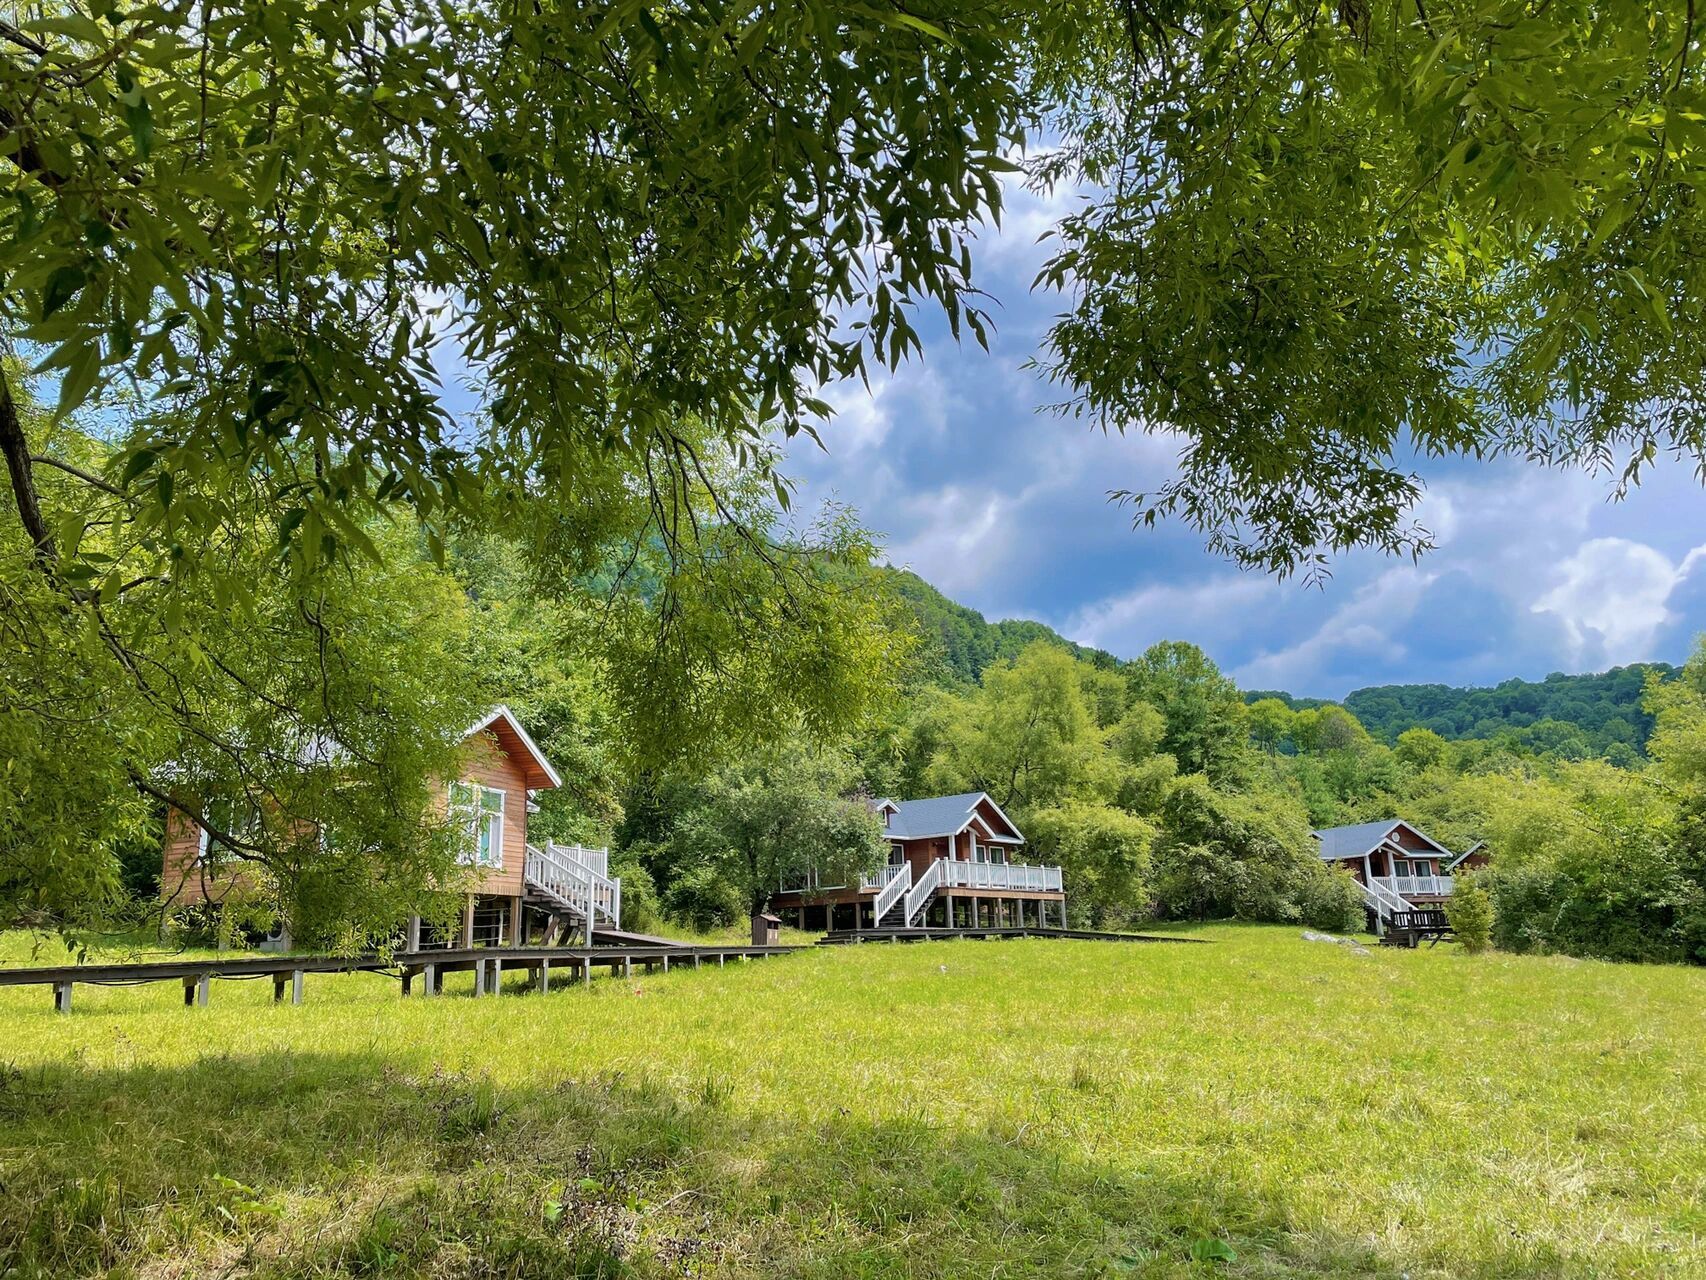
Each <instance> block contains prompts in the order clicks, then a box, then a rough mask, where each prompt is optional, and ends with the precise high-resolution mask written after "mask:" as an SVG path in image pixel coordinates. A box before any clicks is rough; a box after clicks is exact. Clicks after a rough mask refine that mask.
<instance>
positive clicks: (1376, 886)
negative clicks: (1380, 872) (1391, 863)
mask: <svg viewBox="0 0 1706 1280" xmlns="http://www.w3.org/2000/svg"><path fill="white" fill-rule="evenodd" d="M1357 888H1359V889H1361V890H1362V900H1363V902H1365V903H1366V904H1368V906H1369V907H1370V908H1371V909H1372V910H1373V912H1374V914H1375V915H1376V916H1378V917H1379V918H1380V919H1382V920H1390V919H1391V918H1392V913H1393V912H1395V911H1408V910H1409V909H1410V904H1409V903H1408V902H1405V901H1404V899H1402V898H1400V897H1399V896H1398V895H1397V894H1396V893H1393V892H1392V890H1390V889H1388V888H1387V887H1386V886H1385V885H1384V884H1382V883H1381V881H1380V877H1378V876H1376V877H1374V878H1373V879H1372V880H1370V881H1369V883H1367V884H1363V883H1361V882H1360V881H1359V882H1358V883H1357Z"/></svg>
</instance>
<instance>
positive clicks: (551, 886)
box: [160, 706, 622, 950]
mask: <svg viewBox="0 0 1706 1280" xmlns="http://www.w3.org/2000/svg"><path fill="white" fill-rule="evenodd" d="M562 781H563V780H562V778H561V777H560V776H559V775H558V773H557V771H556V769H555V768H554V767H553V766H552V764H551V762H550V761H549V760H548V759H546V757H545V753H544V752H543V751H541V750H540V749H539V746H538V744H537V743H535V742H534V741H533V739H532V738H531V737H530V736H529V735H528V733H527V730H526V729H524V728H523V727H522V725H521V722H520V720H518V719H517V718H516V716H515V714H514V713H513V712H512V711H511V710H510V709H509V708H508V707H502V706H500V707H497V708H494V709H493V710H492V711H491V712H490V713H489V714H487V715H486V716H485V717H484V718H482V719H481V720H480V721H479V722H477V723H476V724H474V725H473V726H472V727H471V728H470V729H469V730H468V732H467V734H466V735H465V739H464V750H463V753H462V765H461V768H460V769H459V771H458V773H457V776H456V777H455V778H454V779H450V780H448V781H447V782H446V784H445V791H444V812H445V814H446V815H447V816H448V819H449V820H450V821H453V822H456V823H458V824H459V825H463V826H465V828H466V832H467V839H466V848H465V852H464V855H463V857H464V861H465V862H467V863H468V864H469V865H470V866H472V867H473V868H474V869H475V883H476V886H477V887H476V888H475V889H474V890H472V891H471V892H469V893H468V895H467V902H466V905H465V908H464V911H463V916H462V929H461V935H460V937H459V938H448V939H437V940H436V941H437V942H438V943H440V944H441V945H452V944H456V943H460V944H461V945H463V946H473V945H475V944H476V943H477V942H484V943H496V944H499V945H503V944H508V945H517V946H519V945H521V944H522V943H523V942H525V941H526V940H527V938H528V937H529V935H530V934H531V933H532V932H533V931H534V927H535V926H536V925H539V924H541V923H542V924H543V928H544V930H545V933H546V936H548V937H549V936H554V935H555V934H556V933H557V932H558V931H560V930H562V929H563V928H564V926H566V925H567V926H572V927H574V928H578V929H580V930H582V931H583V932H585V931H588V930H590V929H594V928H597V927H599V926H601V925H608V926H609V927H611V928H615V927H617V926H619V925H620V923H621V909H622V888H621V881H620V880H619V879H612V878H610V876H609V854H608V851H607V850H603V849H585V848H582V847H580V846H578V845H574V846H569V845H558V844H553V843H551V842H548V841H547V842H544V843H542V844H537V845H535V844H530V843H529V842H528V831H527V819H528V813H529V810H530V809H531V807H532V804H531V799H530V797H531V796H532V793H533V792H535V791H543V790H547V789H549V788H552V787H558V786H561V785H562ZM211 839H212V838H211V837H210V835H209V833H208V832H207V831H205V830H203V829H202V828H201V827H200V826H199V825H198V824H197V823H196V822H195V821H194V820H192V819H191V818H189V817H187V816H186V815H184V814H182V813H180V812H178V811H177V810H172V811H171V812H169V813H168V814H167V817H166V841H165V849H164V854H163V858H162V865H161V874H160V896H161V900H162V902H163V903H164V904H165V905H166V906H167V907H168V908H174V907H191V906H197V905H201V904H213V905H216V906H217V905H219V904H222V903H224V902H226V901H228V900H231V901H235V900H236V898H237V897H240V896H241V895H242V894H243V892H244V891H245V889H246V887H247V885H248V884H249V883H252V882H250V881H248V880H247V878H246V877H245V875H244V872H243V870H242V866H241V864H240V863H236V864H234V863H233V862H232V861H231V860H230V859H229V858H224V857H220V856H218V851H217V850H216V849H210V847H209V846H210V841H211ZM425 941H427V942H429V943H430V942H432V941H434V940H432V939H427V940H425ZM422 942H423V939H422V938H421V936H420V922H419V921H412V922H411V924H410V936H409V944H410V949H411V950H412V949H414V948H415V947H417V946H419V945H421V944H422Z"/></svg>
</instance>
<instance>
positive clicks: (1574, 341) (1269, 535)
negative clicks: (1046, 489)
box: [1037, 0, 1706, 572]
mask: <svg viewBox="0 0 1706 1280" xmlns="http://www.w3.org/2000/svg"><path fill="white" fill-rule="evenodd" d="M1065 13H1067V14H1070V15H1073V16H1068V17H1063V18H1062V19H1061V21H1059V22H1058V23H1055V24H1052V26H1053V30H1052V32H1051V33H1050V34H1049V35H1048V36H1046V37H1045V38H1044V39H1043V40H1042V41H1041V48H1042V51H1043V71H1042V73H1041V78H1042V80H1043V82H1044V83H1043V91H1044V93H1045V95H1046V96H1047V97H1048V98H1049V99H1050V101H1051V103H1052V104H1053V105H1054V106H1055V107H1056V108H1057V109H1058V115H1057V122H1056V127H1057V129H1058V131H1059V133H1060V135H1061V137H1062V138H1063V139H1064V143H1063V145H1062V146H1061V147H1060V148H1059V150H1058V151H1056V152H1055V153H1054V154H1052V155H1050V156H1049V157H1047V158H1046V159H1045V160H1044V161H1043V162H1042V163H1041V164H1039V165H1038V168H1037V172H1038V176H1039V177H1040V178H1042V179H1043V180H1044V181H1059V180H1069V181H1079V182H1084V183H1086V184H1087V185H1088V189H1089V190H1090V192H1091V194H1090V196H1089V198H1088V200H1087V203H1086V204H1085V206H1084V207H1083V208H1082V209H1080V210H1078V211H1077V212H1075V213H1074V214H1073V215H1072V216H1070V217H1068V218H1067V219H1066V221H1065V223H1064V225H1063V226H1062V228H1061V230H1060V236H1059V243H1058V252H1057V254H1056V255H1055V257H1054V258H1053V260H1052V262H1051V263H1050V264H1049V266H1048V267H1047V269H1046V271H1045V272H1044V278H1045V279H1046V280H1048V281H1050V282H1052V283H1054V284H1056V285H1058V286H1060V287H1061V288H1063V289H1065V290H1066V291H1067V292H1068V294H1069V295H1070V299H1071V301H1070V308H1069V311H1068V313H1067V315H1066V316H1065V317H1064V318H1063V319H1062V321H1061V322H1060V323H1059V324H1058V325H1057V326H1056V327H1055V328H1054V330H1053V331H1052V333H1051V334H1050V336H1049V339H1048V350H1047V353H1046V355H1045V356H1044V362H1045V364H1046V366H1047V368H1048V369H1049V371H1050V372H1051V373H1052V375H1053V376H1054V377H1055V378H1056V379H1058V381H1059V383H1060V385H1061V388H1062V392H1063V403H1064V405H1065V407H1067V408H1068V409H1070V410H1072V411H1074V412H1078V413H1081V414H1084V415H1086V416H1088V417H1090V418H1091V419H1092V420H1094V421H1096V422H1099V423H1101V424H1103V425H1105V426H1107V427H1110V428H1113V429H1118V430H1129V429H1140V430H1148V431H1159V432H1170V433H1177V436H1178V438H1179V440H1180V444H1181V465H1180V469H1179V472H1178V474H1177V475H1176V476H1175V477H1173V478H1172V479H1170V480H1168V481H1167V482H1166V483H1164V484H1163V485H1161V486H1160V487H1158V488H1156V489H1153V490H1151V491H1148V492H1144V493H1141V494H1130V495H1127V496H1129V497H1131V498H1132V499H1133V500H1134V501H1135V503H1136V506H1135V511H1136V514H1137V518H1138V520H1139V521H1140V522H1153V521H1155V520H1158V519H1161V518H1163V517H1169V516H1176V517H1180V518H1182V519H1184V520H1186V521H1188V522H1189V523H1190V524H1192V525H1194V526H1195V527H1197V528H1199V529H1201V530H1203V531H1204V532H1205V533H1206V534H1207V535H1208V538H1209V541H1210V543H1211V545H1212V546H1214V547H1215V548H1216V549H1218V550H1220V551H1223V552H1225V553H1227V554H1229V555H1231V556H1233V557H1235V558H1236V559H1237V560H1238V561H1239V562H1241V563H1243V564H1246V565H1250V566H1255V567H1259V568H1261V569H1264V570H1270V571H1280V572H1287V571H1292V570H1297V569H1302V570H1304V571H1306V572H1312V571H1318V570H1319V569H1320V568H1322V567H1323V566H1324V564H1325V563H1326V556H1327V554H1328V553H1330V552H1331V551H1333V550H1337V549H1342V548H1346V547H1351V546H1358V545H1370V544H1371V545H1374V546H1378V547H1381V548H1385V549H1387V550H1389V551H1395V552H1420V551H1423V550H1425V549H1426V548H1427V547H1428V546H1429V545H1430V543H1431V534H1430V533H1429V531H1428V530H1427V529H1425V528H1423V527H1420V526H1419V525H1418V524H1417V523H1416V522H1415V521H1414V520H1413V519H1412V518H1411V516H1410V509H1411V507H1412V505H1413V504H1414V502H1415V500H1416V498H1417V497H1418V494H1419V490H1420V481H1419V480H1418V478H1417V477H1416V476H1415V475H1414V474H1413V473H1412V471H1411V469H1410V465H1411V464H1410V462H1409V450H1410V448H1411V447H1412V446H1413V447H1414V448H1415V449H1417V450H1419V451H1420V452H1421V453H1422V454H1423V455H1441V454H1467V455H1473V456H1485V455H1488V454H1494V453H1503V454H1508V455H1511V456H1515V457H1517V458H1528V459H1534V460H1536V461H1540V462H1545V463H1553V464H1566V465H1579V466H1584V467H1588V468H1591V469H1594V470H1596V471H1604V472H1606V473H1608V474H1609V475H1610V476H1611V477H1613V478H1614V483H1615V485H1616V486H1617V487H1618V488H1619V490H1621V488H1622V487H1623V486H1626V485H1628V484H1630V483H1633V482H1635V481H1636V480H1638V479H1639V477H1640V476H1641V474H1642V473H1643V471H1644V470H1645V469H1646V468H1647V467H1648V466H1649V465H1650V464H1652V463H1653V462H1654V461H1655V460H1656V459H1657V458H1659V457H1660V456H1661V455H1663V454H1671V453H1674V454H1676V455H1679V456H1680V457H1681V458H1682V459H1684V460H1685V461H1686V462H1687V463H1688V464H1690V465H1692V466H1694V467H1695V468H1696V469H1699V468H1701V467H1702V465H1703V464H1706V392H1703V390H1702V388H1706V344H1702V343H1701V342H1700V341H1699V337H1698V331H1699V326H1700V324H1701V321H1702V319H1703V313H1706V270H1703V269H1702V265H1701V264H1702V263H1703V262H1706V252H1703V251H1706V207H1703V205H1702V202H1701V199H1700V190H1701V186H1702V183H1703V181H1706V49H1703V48H1702V22H1701V20H1700V16H1699V15H1698V14H1697V13H1696V6H1695V5H1694V3H1693V0H1655V2H1653V3H1641V4H1624V3H1605V2H1604V0H1562V3H1548V4H1534V3H1531V2H1530V0H1426V2H1425V3H1424V0H1343V2H1342V3H1337V4H1325V3H1320V0H1274V2H1273V3H1262V4H1252V5H1244V4H1233V5H1226V4H1217V3H1199V2H1197V0H1183V2H1180V3H1169V2H1165V0H1161V2H1156V0H1129V2H1127V3H1122V4H1119V5H1091V6H1087V7H1084V8H1082V9H1073V10H1068V11H1065ZM1074 17H1077V18H1078V19H1079V20H1078V21H1074Z"/></svg>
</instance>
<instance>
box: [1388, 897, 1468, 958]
mask: <svg viewBox="0 0 1706 1280" xmlns="http://www.w3.org/2000/svg"><path fill="white" fill-rule="evenodd" d="M1451 934H1452V929H1451V921H1449V920H1448V919H1446V915H1445V911H1444V910H1443V909H1441V908H1438V907H1432V908H1428V907H1417V908H1414V909H1412V910H1410V911H1394V912H1393V913H1392V915H1391V917H1390V918H1389V919H1388V920H1387V921H1386V929H1385V932H1383V933H1382V934H1381V935H1380V942H1381V945H1382V946H1387V947H1410V948H1412V949H1413V948H1415V947H1416V946H1417V945H1418V944H1420V943H1421V942H1422V941H1423V940H1424V939H1425V940H1426V941H1427V944H1428V945H1429V946H1430V947H1431V946H1434V945H1436V944H1437V943H1438V942H1439V941H1440V940H1441V939H1442V938H1448V937H1450V936H1451Z"/></svg>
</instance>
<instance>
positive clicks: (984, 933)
mask: <svg viewBox="0 0 1706 1280" xmlns="http://www.w3.org/2000/svg"><path fill="white" fill-rule="evenodd" d="M950 938H1065V939H1068V940H1076V941H1084V942H1207V941H1208V939H1207V938H1177V937H1172V936H1170V935H1167V934H1155V933H1106V932H1103V931H1100V930H1096V929H1050V928H1046V927H1043V926H1040V925H1030V926H1013V927H1010V928H1008V927H1003V928H995V927H993V926H992V927H990V928H987V929H974V928H965V929H944V928H935V927H931V928H917V929H908V928H892V929H884V928H875V929H834V930H831V931H830V932H829V933H826V934H824V936H823V937H822V938H820V939H819V940H818V944H817V945H818V946H820V947H838V946H849V945H852V944H855V943H862V942H944V941H947V940H948V939H950Z"/></svg>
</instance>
